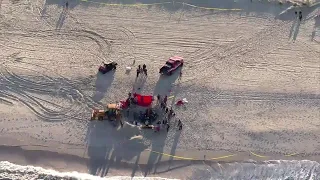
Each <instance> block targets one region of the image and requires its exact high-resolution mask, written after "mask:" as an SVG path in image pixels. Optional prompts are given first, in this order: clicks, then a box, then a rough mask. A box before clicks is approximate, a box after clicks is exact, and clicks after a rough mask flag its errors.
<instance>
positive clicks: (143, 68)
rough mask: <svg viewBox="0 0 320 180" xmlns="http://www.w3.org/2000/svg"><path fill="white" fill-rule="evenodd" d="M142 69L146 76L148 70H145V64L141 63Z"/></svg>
mask: <svg viewBox="0 0 320 180" xmlns="http://www.w3.org/2000/svg"><path fill="white" fill-rule="evenodd" d="M142 71H143V72H144V74H145V75H146V76H148V70H147V66H146V64H143V65H142Z"/></svg>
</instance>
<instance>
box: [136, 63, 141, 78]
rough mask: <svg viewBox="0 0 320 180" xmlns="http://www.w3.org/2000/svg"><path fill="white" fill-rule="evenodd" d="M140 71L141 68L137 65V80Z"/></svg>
mask: <svg viewBox="0 0 320 180" xmlns="http://www.w3.org/2000/svg"><path fill="white" fill-rule="evenodd" d="M140 71H141V66H140V65H139V66H138V68H137V78H138V77H139V74H140Z"/></svg>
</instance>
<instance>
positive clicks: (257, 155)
mask: <svg viewBox="0 0 320 180" xmlns="http://www.w3.org/2000/svg"><path fill="white" fill-rule="evenodd" d="M147 151H150V152H152V153H156V154H161V155H163V156H168V157H173V158H176V159H183V160H200V159H196V158H191V157H182V156H175V155H171V154H166V153H162V152H157V151H153V150H151V149H147ZM249 153H250V154H252V155H254V156H256V157H259V158H264V159H265V158H270V157H269V156H264V155H259V154H256V153H254V152H252V151H249ZM295 155H298V153H292V154H287V155H284V156H285V157H291V156H295ZM234 156H237V154H230V155H225V156H219V157H214V158H209V159H208V160H220V159H226V158H230V157H234Z"/></svg>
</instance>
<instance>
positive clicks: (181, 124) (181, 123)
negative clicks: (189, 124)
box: [179, 123, 182, 131]
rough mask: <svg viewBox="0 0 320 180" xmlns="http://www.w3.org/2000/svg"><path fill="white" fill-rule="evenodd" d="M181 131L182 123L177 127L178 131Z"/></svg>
mask: <svg viewBox="0 0 320 180" xmlns="http://www.w3.org/2000/svg"><path fill="white" fill-rule="evenodd" d="M181 130H182V123H181V124H180V126H179V131H181Z"/></svg>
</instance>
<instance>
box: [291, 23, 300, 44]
mask: <svg viewBox="0 0 320 180" xmlns="http://www.w3.org/2000/svg"><path fill="white" fill-rule="evenodd" d="M300 24H301V21H300V20H299V21H298V22H297V26H296V28H295V29H294V33H293V38H292V39H293V41H295V40H296V39H297V37H298V34H299V30H300Z"/></svg>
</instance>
